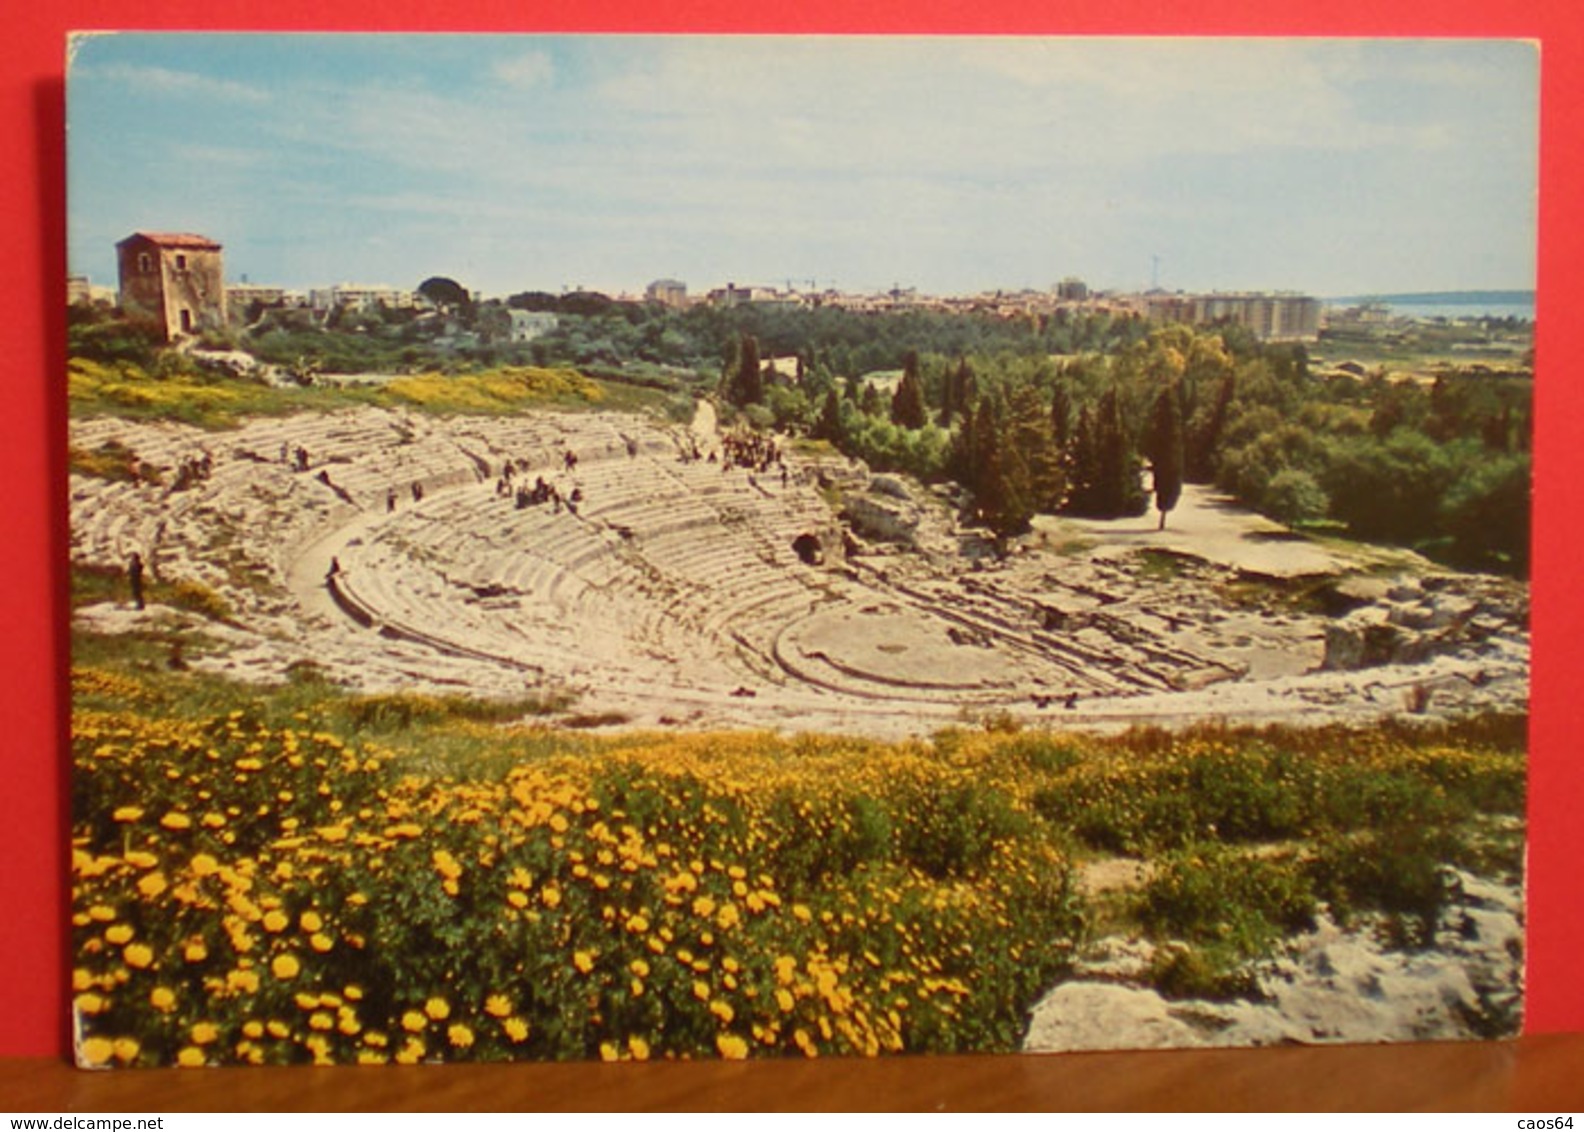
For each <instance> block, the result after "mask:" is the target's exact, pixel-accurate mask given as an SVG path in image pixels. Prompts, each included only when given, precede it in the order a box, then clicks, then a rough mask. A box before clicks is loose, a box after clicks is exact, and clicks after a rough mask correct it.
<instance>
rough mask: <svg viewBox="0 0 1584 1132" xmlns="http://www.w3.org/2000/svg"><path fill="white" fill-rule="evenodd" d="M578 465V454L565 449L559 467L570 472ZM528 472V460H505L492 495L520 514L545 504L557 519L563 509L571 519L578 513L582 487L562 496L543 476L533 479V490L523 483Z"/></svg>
mask: <svg viewBox="0 0 1584 1132" xmlns="http://www.w3.org/2000/svg"><path fill="white" fill-rule="evenodd" d="M577 464H578V458H577V453H576V452H574V451H572V450H571V449H570V448H568V449H567V450H566V451H565V452H564V453H563V454H562V456H561V466H562V467H563V468H565V469H566V470H567V471H568V472H572V471H575V470H576V469H577ZM528 470H529V464H528V461H527V460H512V459H508V460H507V461H506V463H505V464H504V465H503V466H502V468H501V474H500V478H499V479H497V480H496V481H495V494H496V495H498V496H502V497H505V498H509V499H511V500H512V503H513V505H514V506H515V507H516V508H517V510H519V511H524V510H527V509H528V508H529V507H539V506H542V505H544V504H546V503H548V504H550V506H551V507H552V508H553V509H554V511H555V513H556V514H557V515H559V514H560V513H561V508H563V507H565V508H566V509H567V510H568V511H570V512H571V513H572V514H574V515H576V514H577V513H578V506H579V504H581V503H582V502H583V489H582V488H581V487H577V486H574V487H573V488H572V490H571V491H570V492H569V493H567V494H565V495H563V494H562V492H561V489H560V488H559V487H557V486H556V485H555V484H553V483H551V482H550V481H548V480H546V479H545V478H544V476H542V475H540V476H536V477H535V478H534V483H533V486H532V487H529V486H528V484H527V482H526V480H527V474H528ZM519 477H521V479H519Z"/></svg>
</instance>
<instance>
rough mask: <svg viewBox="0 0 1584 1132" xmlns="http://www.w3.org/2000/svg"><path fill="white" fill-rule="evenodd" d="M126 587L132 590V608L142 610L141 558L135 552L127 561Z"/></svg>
mask: <svg viewBox="0 0 1584 1132" xmlns="http://www.w3.org/2000/svg"><path fill="white" fill-rule="evenodd" d="M127 585H128V586H129V587H131V590H132V608H133V609H142V608H143V556H142V555H141V554H139V553H138V552H137V551H135V550H134V551H133V552H132V557H131V558H129V559H128V560H127Z"/></svg>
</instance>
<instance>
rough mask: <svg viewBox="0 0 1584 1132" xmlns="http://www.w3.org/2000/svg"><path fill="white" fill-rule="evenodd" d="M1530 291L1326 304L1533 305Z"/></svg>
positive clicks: (1358, 298) (1340, 298)
mask: <svg viewBox="0 0 1584 1132" xmlns="http://www.w3.org/2000/svg"><path fill="white" fill-rule="evenodd" d="M1534 301H1535V293H1534V292H1533V291H1408V292H1403V293H1401V294H1395V295H1337V296H1335V297H1334V298H1330V299H1327V300H1326V302H1328V303H1336V304H1343V303H1349V304H1351V303H1386V304H1387V305H1389V306H1471V307H1472V306H1491V305H1493V304H1494V305H1505V304H1509V303H1531V304H1532V303H1533V302H1534Z"/></svg>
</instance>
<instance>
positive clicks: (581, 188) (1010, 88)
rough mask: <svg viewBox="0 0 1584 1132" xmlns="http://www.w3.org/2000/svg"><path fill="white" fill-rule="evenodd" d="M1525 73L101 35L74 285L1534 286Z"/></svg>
mask: <svg viewBox="0 0 1584 1132" xmlns="http://www.w3.org/2000/svg"><path fill="white" fill-rule="evenodd" d="M1538 66H1539V58H1538V48H1537V47H1536V46H1535V45H1533V44H1528V43H1522V42H1517V41H1490V40H1299V39H1273V40H1176V39H1022V38H1017V39H996V38H962V39H958V38H946V37H940V38H861V37H854V38H817V37H805V38H791V37H789V38H779V37H658V36H657V37H634V36H494V35H490V36H466V35H448V36H401V35H384V36H334V35H303V34H298V35H264V34H202V35H179V34H153V33H150V34H117V35H101V36H91V37H84V38H81V39H78V40H77V41H75V42H74V44H73V62H72V65H71V67H70V70H69V79H68V94H67V97H68V108H67V121H68V131H67V149H68V241H69V270H70V271H72V272H73V273H75V274H83V275H87V276H89V277H90V278H92V279H93V281H94V282H95V283H99V284H105V285H113V284H114V282H115V250H114V245H115V243H116V241H118V240H120V239H122V238H124V237H126V236H127V235H129V234H130V233H132V232H133V231H137V230H146V231H191V232H199V233H202V234H204V235H206V236H209V237H211V238H213V239H215V240H217V241H219V242H220V243H222V244H224V245H225V255H226V270H227V275H228V278H229V279H230V280H232V281H238V280H240V279H242V277H243V276H246V277H247V278H248V279H249V280H250V281H252V282H255V283H261V284H274V285H279V286H285V287H291V288H308V287H312V286H325V285H329V284H332V283H338V282H356V283H367V284H391V285H395V286H399V287H414V286H416V285H417V283H418V282H419V281H420V280H422V279H424V278H427V277H429V276H431V275H443V276H449V277H451V278H454V279H456V280H458V281H459V282H461V283H462V284H463V285H464V286H466V287H468V288H469V289H472V290H475V291H480V292H482V293H484V294H488V295H505V294H509V293H512V292H516V291H523V290H547V291H558V290H561V289H563V288H573V287H579V286H581V287H586V288H589V289H593V290H601V291H607V292H642V290H643V288H644V286H645V285H646V284H647V283H648V282H650V281H651V280H654V279H660V278H674V279H678V280H682V281H683V282H685V283H686V284H687V285H688V288H689V291H690V292H695V293H696V292H700V291H705V290H708V289H710V288H712V287H719V286H724V285H725V284H726V283H727V282H735V283H738V284H739V285H769V286H785V285H787V283H788V282H790V283H791V284H792V285H793V286H795V287H798V288H808V287H810V284H811V283H812V284H814V285H816V286H817V287H819V288H821V289H823V288H826V287H835V288H838V289H840V290H844V291H856V292H861V291H873V290H882V289H885V288H889V287H891V286H893V285H897V286H902V287H915V288H917V289H918V290H920V291H922V292H926V293H931V294H971V293H975V292H978V291H983V290H994V289H998V288H999V289H1006V290H1015V289H1019V288H1032V289H1038V290H1044V289H1048V288H1050V287H1051V286H1052V285H1054V284H1055V283H1056V282H1057V281H1058V280H1060V279H1062V278H1064V277H1067V276H1077V277H1079V278H1082V279H1084V280H1085V281H1086V282H1087V283H1088V284H1089V285H1090V286H1091V287H1094V288H1098V289H1113V290H1129V291H1132V290H1142V289H1145V288H1147V287H1149V286H1150V284H1151V282H1152V279H1158V282H1159V285H1160V286H1161V287H1163V288H1165V289H1168V290H1185V291H1236V290H1245V291H1254V290H1288V291H1302V292H1306V293H1309V294H1313V295H1318V296H1324V295H1348V294H1380V293H1389V292H1407V291H1415V292H1422V291H1452V290H1485V289H1529V288H1532V287H1533V286H1534V265H1535V245H1536V231H1535V216H1536V201H1535V194H1536V187H1537V173H1538V170H1537V145H1538V142H1537V138H1538V88H1539V76H1538ZM1157 265H1158V266H1157Z"/></svg>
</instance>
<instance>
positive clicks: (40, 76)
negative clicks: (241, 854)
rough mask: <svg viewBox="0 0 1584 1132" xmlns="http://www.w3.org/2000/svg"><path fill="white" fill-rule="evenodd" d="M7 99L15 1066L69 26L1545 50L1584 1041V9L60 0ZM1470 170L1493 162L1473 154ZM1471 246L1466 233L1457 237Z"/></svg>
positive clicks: (6, 911) (1554, 956)
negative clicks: (1317, 39)
mask: <svg viewBox="0 0 1584 1132" xmlns="http://www.w3.org/2000/svg"><path fill="white" fill-rule="evenodd" d="M8 7H9V8H10V9H11V11H9V12H8V13H7V19H6V23H5V36H6V40H7V42H6V44H5V61H4V62H3V63H0V68H3V72H0V74H3V85H0V128H3V130H4V134H3V135H0V137H3V140H4V146H3V148H0V153H4V154H5V155H6V161H5V162H4V163H3V166H0V168H4V169H5V170H6V173H7V175H6V176H4V177H3V178H0V294H3V296H4V299H5V302H4V306H3V307H0V382H3V383H4V391H3V395H0V436H3V442H0V535H3V537H4V539H5V545H6V561H5V565H4V567H3V573H0V677H3V678H0V752H3V754H0V759H3V764H0V765H3V768H4V779H3V786H0V846H3V856H0V862H3V864H0V1056H49V1055H53V1054H57V1053H61V1052H64V1051H65V1050H66V1048H67V1030H66V998H67V995H66V987H67V979H66V962H65V957H66V912H65V892H66V869H65V857H66V854H65V847H66V835H65V832H64V830H65V824H66V823H65V814H66V809H67V791H66V774H65V766H66V758H65V753H64V736H65V733H66V702H65V692H64V689H65V687H66V672H67V661H66V652H65V639H66V633H65V626H66V616H65V608H66V603H65V584H64V571H63V570H62V569H61V567H62V566H63V565H64V563H65V561H66V535H65V528H66V523H65V492H64V484H65V472H64V456H65V396H64V382H63V381H62V380H61V377H62V375H63V374H64V372H65V359H64V347H63V343H64V338H65V330H64V289H65V169H64V156H63V155H64V136H63V135H64V121H65V111H64V80H63V77H62V76H63V69H64V68H63V60H64V55H65V36H66V33H67V32H68V31H70V30H88V29H110V28H133V29H150V30H152V29H168V30H198V29H221V30H281V29H315V30H345V31H353V30H363V31H440V30H446V31H596V32H597V31H634V30H640V31H657V32H729V31H738V32H743V31H752V32H850V33H881V34H884V33H900V32H911V33H918V32H939V33H977V34H1090V35H1096V34H1153V35H1350V36H1425V35H1430V36H1499V37H1517V38H1525V39H1535V40H1539V41H1540V42H1541V45H1542V48H1541V60H1542V62H1541V72H1542V87H1543V89H1542V96H1541V105H1542V145H1541V197H1540V204H1541V209H1540V212H1541V218H1540V240H1541V246H1540V258H1539V264H1540V270H1539V281H1538V286H1539V324H1540V326H1541V328H1542V329H1541V331H1540V336H1539V342H1538V346H1537V356H1538V374H1539V381H1538V383H1537V387H1536V399H1537V411H1536V420H1537V422H1538V423H1537V429H1536V438H1535V450H1536V461H1535V515H1536V523H1535V554H1534V561H1535V584H1534V591H1533V609H1534V684H1533V695H1534V705H1533V724H1532V726H1533V744H1532V747H1533V757H1532V773H1531V778H1530V797H1531V801H1530V808H1531V819H1532V825H1531V839H1530V904H1529V968H1528V989H1529V1004H1528V1014H1527V1021H1526V1027H1527V1029H1528V1030H1529V1031H1531V1032H1547V1031H1559V1030H1584V978H1581V977H1576V975H1575V964H1577V963H1578V962H1580V961H1584V900H1581V899H1580V897H1581V896H1584V880H1581V879H1580V876H1579V866H1578V864H1577V862H1579V861H1584V852H1581V850H1584V769H1581V768H1579V767H1577V766H1575V765H1574V756H1575V746H1576V744H1577V740H1578V738H1579V737H1580V736H1581V735H1584V690H1575V689H1574V688H1572V687H1571V686H1570V684H1571V680H1570V677H1571V676H1572V675H1573V674H1574V672H1575V671H1576V670H1578V668H1579V661H1580V658H1581V656H1584V624H1581V621H1584V602H1581V601H1580V599H1578V598H1576V597H1574V590H1573V587H1572V585H1571V583H1572V581H1573V578H1572V570H1573V564H1574V563H1577V562H1580V561H1584V533H1581V530H1580V525H1579V523H1578V522H1577V521H1576V509H1575V508H1573V507H1572V506H1571V505H1570V504H1569V503H1568V498H1569V497H1568V492H1569V491H1570V490H1571V489H1572V488H1573V487H1574V486H1575V484H1576V483H1578V482H1579V477H1580V476H1581V475H1584V458H1581V452H1580V441H1581V440H1584V390H1581V391H1580V392H1579V393H1574V392H1573V389H1572V386H1571V380H1572V373H1571V369H1572V366H1573V359H1574V358H1575V357H1578V356H1580V353H1581V347H1584V317H1580V314H1579V313H1578V312H1576V311H1575V310H1574V309H1573V308H1572V304H1573V303H1575V302H1584V272H1581V265H1584V236H1581V233H1584V223H1580V221H1579V218H1578V217H1577V215H1576V214H1575V213H1574V207H1575V206H1576V205H1577V204H1578V202H1579V200H1580V192H1579V190H1580V155H1581V154H1584V128H1581V125H1584V58H1581V55H1584V6H1580V5H1578V4H1577V0H1509V2H1506V3H1493V2H1491V0H1409V2H1403V0H1395V2H1394V0H1329V2H1328V3H1327V4H1324V5H1320V4H1304V5H1282V4H1275V3H1272V2H1271V0H1174V2H1172V3H1171V4H1167V3H1164V2H1163V0H1062V3H1061V4H1060V5H1056V4H1047V5H1038V4H1033V3H1026V2H1021V0H878V2H875V0H870V2H868V3H865V4H863V5H857V4H854V3H853V2H852V0H801V2H800V3H797V4H793V5H788V6H785V7H783V6H781V5H774V6H772V5H771V4H769V3H765V2H763V0H761V3H759V4H758V5H754V4H745V3H743V2H742V0H677V2H674V3H672V4H669V5H665V6H658V5H655V4H653V3H650V2H645V0H584V3H582V4H579V5H567V4H561V5H554V6H552V5H550V4H548V3H546V2H545V0H529V2H514V3H508V2H505V0H453V2H452V3H449V4H446V5H443V6H442V5H436V4H434V3H432V0H341V2H339V3H337V4H334V5H328V6H327V5H324V4H323V3H321V2H320V0H243V2H236V0H233V2H231V3H224V2H217V0H160V2H157V3H145V4H134V3H130V2H126V0H120V2H117V0H61V2H57V3H45V2H43V0H31V2H26V3H18V4H14V5H8ZM1470 159H1471V160H1478V156H1477V155H1471V157H1470ZM1448 238H1455V234H1451V233H1449V234H1448Z"/></svg>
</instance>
